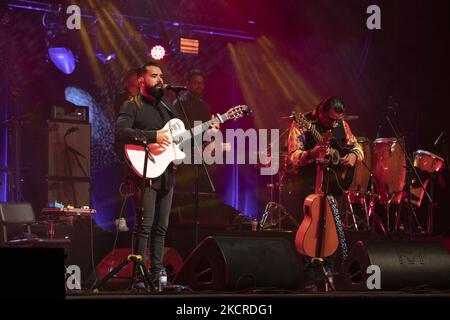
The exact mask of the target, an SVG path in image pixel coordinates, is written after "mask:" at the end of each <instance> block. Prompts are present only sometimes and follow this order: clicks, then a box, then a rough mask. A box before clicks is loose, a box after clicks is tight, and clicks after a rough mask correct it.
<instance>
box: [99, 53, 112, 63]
mask: <svg viewBox="0 0 450 320" xmlns="http://www.w3.org/2000/svg"><path fill="white" fill-rule="evenodd" d="M95 56H96V57H97V58H98V59H99V60H100V61H101V62H103V63H104V64H108V63H111V62H113V61H114V60H116V58H117V55H116V54H115V53H110V54H107V55H105V54H103V53H96V54H95Z"/></svg>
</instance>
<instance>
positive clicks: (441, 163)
mask: <svg viewBox="0 0 450 320" xmlns="http://www.w3.org/2000/svg"><path fill="white" fill-rule="evenodd" d="M414 167H416V168H417V169H419V170H420V171H419V175H420V177H421V180H422V183H423V185H424V187H425V188H426V187H427V184H428V182H429V181H430V177H431V174H432V173H437V172H439V171H441V170H442V169H444V167H445V160H444V159H443V158H441V157H439V156H437V155H435V154H433V153H431V152H429V151H425V150H417V151H416V152H414ZM424 193H425V190H424V189H423V188H422V186H421V185H420V184H419V182H418V181H417V180H416V179H413V181H412V183H411V203H412V204H414V205H415V206H417V207H420V205H421V203H422V199H423V195H424Z"/></svg>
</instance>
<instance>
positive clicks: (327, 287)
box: [310, 258, 336, 292]
mask: <svg viewBox="0 0 450 320" xmlns="http://www.w3.org/2000/svg"><path fill="white" fill-rule="evenodd" d="M310 263H311V264H312V265H314V266H318V267H319V268H320V270H321V272H322V274H323V278H324V280H325V283H324V291H325V292H330V291H336V289H335V287H334V284H333V271H332V270H331V268H330V269H329V270H327V269H326V268H325V261H324V260H323V258H311V262H310Z"/></svg>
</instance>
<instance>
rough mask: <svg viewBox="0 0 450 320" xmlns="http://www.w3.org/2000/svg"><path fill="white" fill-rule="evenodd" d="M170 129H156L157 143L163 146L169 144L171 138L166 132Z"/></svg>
mask: <svg viewBox="0 0 450 320" xmlns="http://www.w3.org/2000/svg"><path fill="white" fill-rule="evenodd" d="M167 131H168V130H158V131H156V143H159V144H160V145H162V146H169V145H170V140H169V137H168V136H167V135H166V134H165V132H167Z"/></svg>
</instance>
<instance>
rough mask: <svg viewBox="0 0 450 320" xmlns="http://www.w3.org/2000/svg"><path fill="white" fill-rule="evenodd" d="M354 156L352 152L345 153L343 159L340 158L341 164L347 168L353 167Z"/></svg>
mask: <svg viewBox="0 0 450 320" xmlns="http://www.w3.org/2000/svg"><path fill="white" fill-rule="evenodd" d="M356 159H357V157H356V154H354V153H353V152H350V153H347V154H346V155H345V156H344V157H342V158H341V163H342V164H343V165H344V166H347V167H353V166H354V165H355V163H356Z"/></svg>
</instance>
